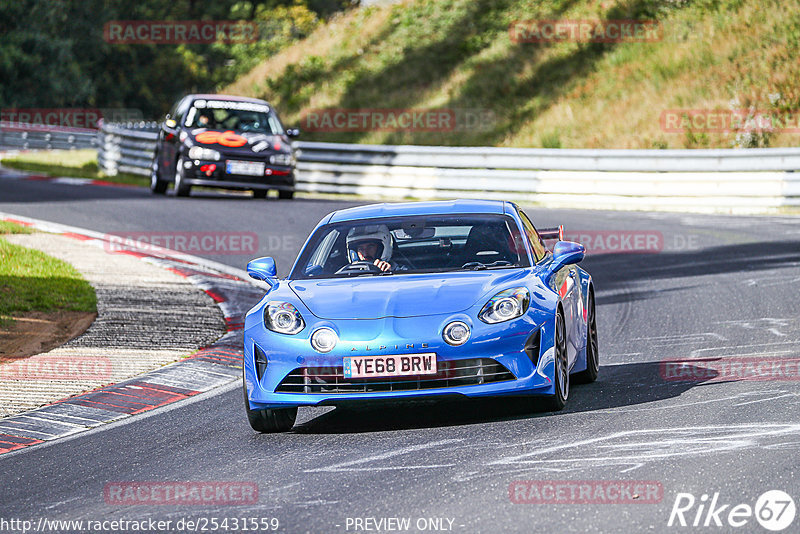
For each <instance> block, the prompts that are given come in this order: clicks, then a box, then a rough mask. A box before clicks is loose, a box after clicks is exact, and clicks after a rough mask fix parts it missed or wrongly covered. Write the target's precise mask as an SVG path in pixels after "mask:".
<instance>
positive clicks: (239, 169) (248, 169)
mask: <svg viewBox="0 0 800 534" xmlns="http://www.w3.org/2000/svg"><path fill="white" fill-rule="evenodd" d="M265 168H266V165H265V164H264V163H259V162H257V161H228V163H227V165H226V166H225V171H226V172H227V173H228V174H243V175H246V176H264V170H265Z"/></svg>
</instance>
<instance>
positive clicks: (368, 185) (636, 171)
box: [29, 122, 800, 212]
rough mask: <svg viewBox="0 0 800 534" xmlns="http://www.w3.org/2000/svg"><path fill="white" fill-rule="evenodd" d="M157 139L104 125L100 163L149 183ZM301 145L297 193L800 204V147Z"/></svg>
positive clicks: (140, 127)
mask: <svg viewBox="0 0 800 534" xmlns="http://www.w3.org/2000/svg"><path fill="white" fill-rule="evenodd" d="M30 135H31V134H29V136H30ZM37 135H38V134H37ZM157 138H158V124H157V123H155V122H149V123H145V122H140V123H127V124H102V125H101V129H100V131H99V132H98V133H97V137H96V140H95V145H96V147H97V151H98V164H99V166H100V168H101V169H103V171H104V172H105V173H107V174H109V175H114V174H116V173H118V172H128V173H133V174H139V175H143V176H149V175H150V166H151V164H152V157H153V151H154V149H155V142H156V140H157ZM52 139H53V138H52V137H51V145H53V144H54V143H53V142H52ZM81 142H86V141H85V138H81ZM293 146H294V147H295V149H296V156H297V189H298V190H299V191H304V192H317V193H333V194H341V193H345V194H361V195H366V196H370V197H374V198H381V197H382V198H390V199H398V198H408V197H413V198H455V197H480V198H504V199H516V200H526V201H534V202H545V203H547V204H548V205H552V206H570V207H574V206H587V207H607V208H636V209H661V208H665V207H666V208H691V209H693V210H701V211H704V210H708V211H719V210H720V209H722V210H730V211H737V212H743V211H763V210H764V209H765V208H777V207H781V206H798V205H800V173H795V172H794V171H795V170H798V169H800V148H764V149H710V150H573V149H525V148H496V147H440V146H383V145H357V144H341V143H315V142H313V143H312V142H295V143H294V145H293ZM53 148H56V147H55V146H53Z"/></svg>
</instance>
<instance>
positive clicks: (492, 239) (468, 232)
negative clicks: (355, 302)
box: [290, 214, 530, 279]
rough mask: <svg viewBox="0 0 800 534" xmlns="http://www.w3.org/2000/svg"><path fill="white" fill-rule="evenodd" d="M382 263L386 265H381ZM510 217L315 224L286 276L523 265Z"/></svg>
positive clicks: (525, 263)
mask: <svg viewBox="0 0 800 534" xmlns="http://www.w3.org/2000/svg"><path fill="white" fill-rule="evenodd" d="M383 262H385V263H388V264H389V268H387V269H380V268H378V267H376V266H375V265H376V264H382V263H383ZM529 265H530V262H529V260H528V255H527V252H526V251H525V247H524V245H523V241H522V238H521V236H520V233H519V231H518V229H517V226H516V224H515V223H514V221H513V219H511V218H510V217H508V216H505V215H483V214H480V215H436V216H409V217H391V218H383V219H369V220H358V221H346V222H341V223H333V224H328V225H325V226H323V227H321V228H319V229H318V230H317V231H316V232H315V233H314V235H313V236H312V238H311V239H310V240H309V243H308V245H307V246H306V247H305V248H304V249H303V252H302V253H301V255H300V258H299V259H298V261H297V264H296V265H295V268H294V270H293V271H292V274H291V276H290V278H292V279H309V278H314V279H319V278H340V277H350V276H359V275H369V274H372V275H387V274H393V275H397V274H412V273H437V272H449V271H471V270H474V271H477V270H488V269H508V268H514V267H528V266H529Z"/></svg>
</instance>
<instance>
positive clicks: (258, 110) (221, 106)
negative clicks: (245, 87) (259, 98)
mask: <svg viewBox="0 0 800 534" xmlns="http://www.w3.org/2000/svg"><path fill="white" fill-rule="evenodd" d="M185 125H186V126H188V127H189V128H208V129H212V130H233V131H235V132H242V133H245V132H256V133H262V134H268V135H282V134H283V127H282V126H281V123H280V121H279V120H278V117H277V116H276V115H275V112H274V111H272V109H270V107H269V106H267V105H265V104H257V103H250V102H229V101H223V100H198V101H195V102H194V104H193V106H192V107H191V108H190V109H189V112H188V113H187V114H186V121H185Z"/></svg>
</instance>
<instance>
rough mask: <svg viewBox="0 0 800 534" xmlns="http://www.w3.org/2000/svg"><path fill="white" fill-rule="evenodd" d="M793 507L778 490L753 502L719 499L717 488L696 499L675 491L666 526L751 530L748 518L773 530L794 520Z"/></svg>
mask: <svg viewBox="0 0 800 534" xmlns="http://www.w3.org/2000/svg"><path fill="white" fill-rule="evenodd" d="M796 512H797V510H796V508H795V504H794V499H792V497H791V496H790V495H789V494H788V493H786V492H784V491H781V490H769V491H765V492H764V493H762V494H761V495H760V496H759V497H758V499H756V502H755V505H754V506H751V505H750V504H748V503H740V504H735V505H733V504H730V503H724V502H723V501H722V500H720V497H719V492H717V493H714V495H712V496H711V497H710V498H709V496H708V495H707V494H705V493H704V494H703V495H701V496H700V498H699V499H697V498H695V496H694V495H692V494H691V493H678V494H677V495H676V496H675V502H674V503H673V505H672V511H671V512H670V514H669V521H667V526H669V527H672V526H677V527H688V526H691V527H722V526H728V527H734V528H739V527H743V526H745V525H748V526H750V528H748V529H745V530H747V531H748V532H752V531H753V530H752V528H753V527H752V522H751V521H752V519H753V518H755V520H756V521H758V524H760V525H761V526H762V527H764V528H765V529H767V530H771V531H773V532H778V531H781V530H784V529H786V528H787V527H789V526H790V525H791V524H792V523H793V522H794V517H795V514H796Z"/></svg>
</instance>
